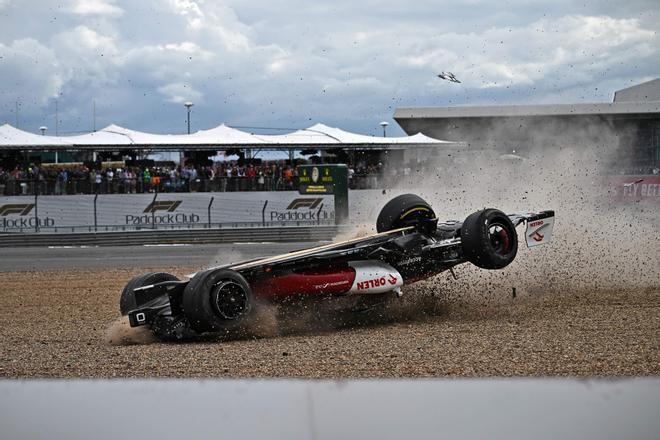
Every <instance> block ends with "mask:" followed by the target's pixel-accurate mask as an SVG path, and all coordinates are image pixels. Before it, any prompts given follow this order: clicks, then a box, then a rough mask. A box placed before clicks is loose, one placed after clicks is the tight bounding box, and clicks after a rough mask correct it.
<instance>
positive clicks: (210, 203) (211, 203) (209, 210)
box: [208, 197, 215, 229]
mask: <svg viewBox="0 0 660 440" xmlns="http://www.w3.org/2000/svg"><path fill="white" fill-rule="evenodd" d="M213 199H215V197H211V201H210V202H209V208H208V214H209V229H211V205H213Z"/></svg>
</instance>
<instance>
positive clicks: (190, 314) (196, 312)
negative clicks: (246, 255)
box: [183, 269, 254, 333]
mask: <svg viewBox="0 0 660 440" xmlns="http://www.w3.org/2000/svg"><path fill="white" fill-rule="evenodd" d="M223 280H231V281H233V282H236V283H238V284H240V285H241V286H242V287H243V289H244V290H245V292H246V295H247V306H246V310H245V311H244V312H243V313H242V314H241V316H240V317H238V318H236V319H231V320H228V319H224V318H222V317H221V316H219V315H218V314H217V312H216V311H215V310H214V307H213V305H212V302H211V301H212V296H213V290H214V287H215V286H216V285H217V284H218V283H220V282H221V281H223ZM253 309H254V297H253V295H252V289H251V288H250V285H249V284H248V282H247V281H246V280H245V278H244V277H243V276H242V275H241V274H239V273H238V272H236V271H233V270H230V269H220V270H208V271H203V272H199V273H197V274H196V275H195V276H194V277H193V279H192V280H190V282H189V283H188V285H187V286H186V288H185V290H184V292H183V311H184V313H185V315H186V317H187V318H188V321H189V322H190V326H191V327H192V328H193V329H194V330H195V331H197V332H200V333H203V332H218V331H222V330H232V329H235V328H237V327H239V326H241V325H242V324H244V323H245V321H246V319H247V317H248V316H249V315H250V313H251V312H252V310H253Z"/></svg>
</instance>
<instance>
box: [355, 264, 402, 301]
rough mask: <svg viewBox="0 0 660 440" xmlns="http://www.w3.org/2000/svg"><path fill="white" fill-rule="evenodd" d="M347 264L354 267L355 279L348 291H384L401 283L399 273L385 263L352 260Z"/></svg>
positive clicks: (392, 288)
mask: <svg viewBox="0 0 660 440" xmlns="http://www.w3.org/2000/svg"><path fill="white" fill-rule="evenodd" d="M349 265H350V266H351V267H353V268H354V269H355V281H353V286H352V287H351V289H350V290H349V293H353V294H365V293H385V292H389V291H392V290H395V289H397V288H398V287H401V286H402V285H403V279H402V277H401V274H399V272H398V271H397V270H396V269H394V268H393V267H392V266H390V265H389V264H387V263H383V262H379V261H353V262H351V263H349Z"/></svg>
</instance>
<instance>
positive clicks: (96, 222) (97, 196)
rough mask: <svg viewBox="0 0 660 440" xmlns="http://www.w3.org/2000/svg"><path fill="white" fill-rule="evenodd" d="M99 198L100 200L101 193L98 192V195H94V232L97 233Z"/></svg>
mask: <svg viewBox="0 0 660 440" xmlns="http://www.w3.org/2000/svg"><path fill="white" fill-rule="evenodd" d="M98 198H99V193H98V191H97V192H96V194H95V195H94V232H96V230H97V226H98V221H97V217H96V199H98Z"/></svg>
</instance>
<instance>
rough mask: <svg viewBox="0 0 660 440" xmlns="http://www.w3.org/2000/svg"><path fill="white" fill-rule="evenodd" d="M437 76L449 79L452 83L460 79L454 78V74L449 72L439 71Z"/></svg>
mask: <svg viewBox="0 0 660 440" xmlns="http://www.w3.org/2000/svg"><path fill="white" fill-rule="evenodd" d="M438 78H441V79H444V80H447V81H451V82H454V83H460V81H459V80H458V79H456V77H455V76H454V74H453V73H451V72H441V73H439V74H438Z"/></svg>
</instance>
